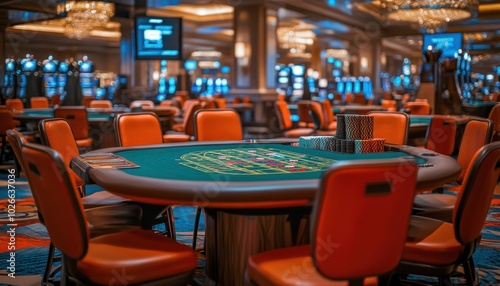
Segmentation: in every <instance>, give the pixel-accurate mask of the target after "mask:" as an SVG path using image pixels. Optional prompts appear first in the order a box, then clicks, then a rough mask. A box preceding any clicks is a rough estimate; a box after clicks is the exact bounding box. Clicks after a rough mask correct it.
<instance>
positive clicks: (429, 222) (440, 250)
mask: <svg viewBox="0 0 500 286" xmlns="http://www.w3.org/2000/svg"><path fill="white" fill-rule="evenodd" d="M463 250H464V246H463V245H461V244H460V243H459V242H458V241H457V240H456V239H455V233H454V230H453V224H451V223H448V222H444V221H440V220H435V219H431V218H426V217H420V216H412V218H411V220H410V228H409V230H408V237H407V239H406V243H405V248H404V250H403V257H402V259H401V260H404V261H410V262H419V263H425V264H432V265H449V264H452V263H454V262H455V261H457V259H458V258H459V257H460V255H461V253H462V252H463Z"/></svg>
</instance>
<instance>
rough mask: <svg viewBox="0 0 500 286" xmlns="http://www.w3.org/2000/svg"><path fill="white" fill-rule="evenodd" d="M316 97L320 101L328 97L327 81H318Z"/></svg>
mask: <svg viewBox="0 0 500 286" xmlns="http://www.w3.org/2000/svg"><path fill="white" fill-rule="evenodd" d="M332 96H333V95H332ZM318 97H319V99H320V100H323V99H326V98H329V97H328V80H327V79H326V78H320V79H318ZM330 99H331V98H330Z"/></svg>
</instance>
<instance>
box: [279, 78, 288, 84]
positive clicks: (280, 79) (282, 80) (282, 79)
mask: <svg viewBox="0 0 500 286" xmlns="http://www.w3.org/2000/svg"><path fill="white" fill-rule="evenodd" d="M278 82H279V83H288V78H287V77H279V78H278Z"/></svg>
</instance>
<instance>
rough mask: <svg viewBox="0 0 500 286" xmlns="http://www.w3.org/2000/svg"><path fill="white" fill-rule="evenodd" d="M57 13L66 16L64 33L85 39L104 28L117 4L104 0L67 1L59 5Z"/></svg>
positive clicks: (70, 36)
mask: <svg viewBox="0 0 500 286" xmlns="http://www.w3.org/2000/svg"><path fill="white" fill-rule="evenodd" d="M57 14H58V15H61V16H65V17H66V24H65V28H64V34H65V35H66V36H68V37H69V38H76V39H79V40H80V39H83V38H86V37H89V36H90V33H91V32H92V30H94V29H98V28H103V27H104V26H105V25H106V23H108V22H109V20H110V19H111V17H113V16H114V14H115V4H114V3H108V2H102V1H66V2H64V3H60V4H58V5H57Z"/></svg>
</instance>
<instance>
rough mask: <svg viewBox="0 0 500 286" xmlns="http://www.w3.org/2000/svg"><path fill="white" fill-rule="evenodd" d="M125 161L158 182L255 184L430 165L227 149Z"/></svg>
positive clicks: (130, 155) (290, 149) (293, 150)
mask: <svg viewBox="0 0 500 286" xmlns="http://www.w3.org/2000/svg"><path fill="white" fill-rule="evenodd" d="M116 154H117V155H119V156H122V157H123V158H125V159H127V160H129V161H131V162H133V163H135V164H137V165H139V167H138V168H130V169H123V171H124V172H125V173H127V174H130V175H134V176H143V177H149V178H158V179H170V180H191V181H217V182H249V181H272V180H306V179H319V178H320V177H321V175H322V174H323V172H324V171H325V170H326V169H327V168H328V167H329V166H330V165H331V164H332V163H334V162H336V161H339V160H374V159H390V158H398V157H405V158H412V159H414V160H416V161H417V164H422V163H425V160H424V159H420V158H416V157H412V156H409V155H408V154H407V153H404V152H381V153H370V154H344V153H338V152H328V151H322V150H314V149H305V148H302V147H295V146H290V145H282V144H224V145H205V146H186V147H174V148H145V149H137V150H127V151H120V152H117V153H116Z"/></svg>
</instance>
